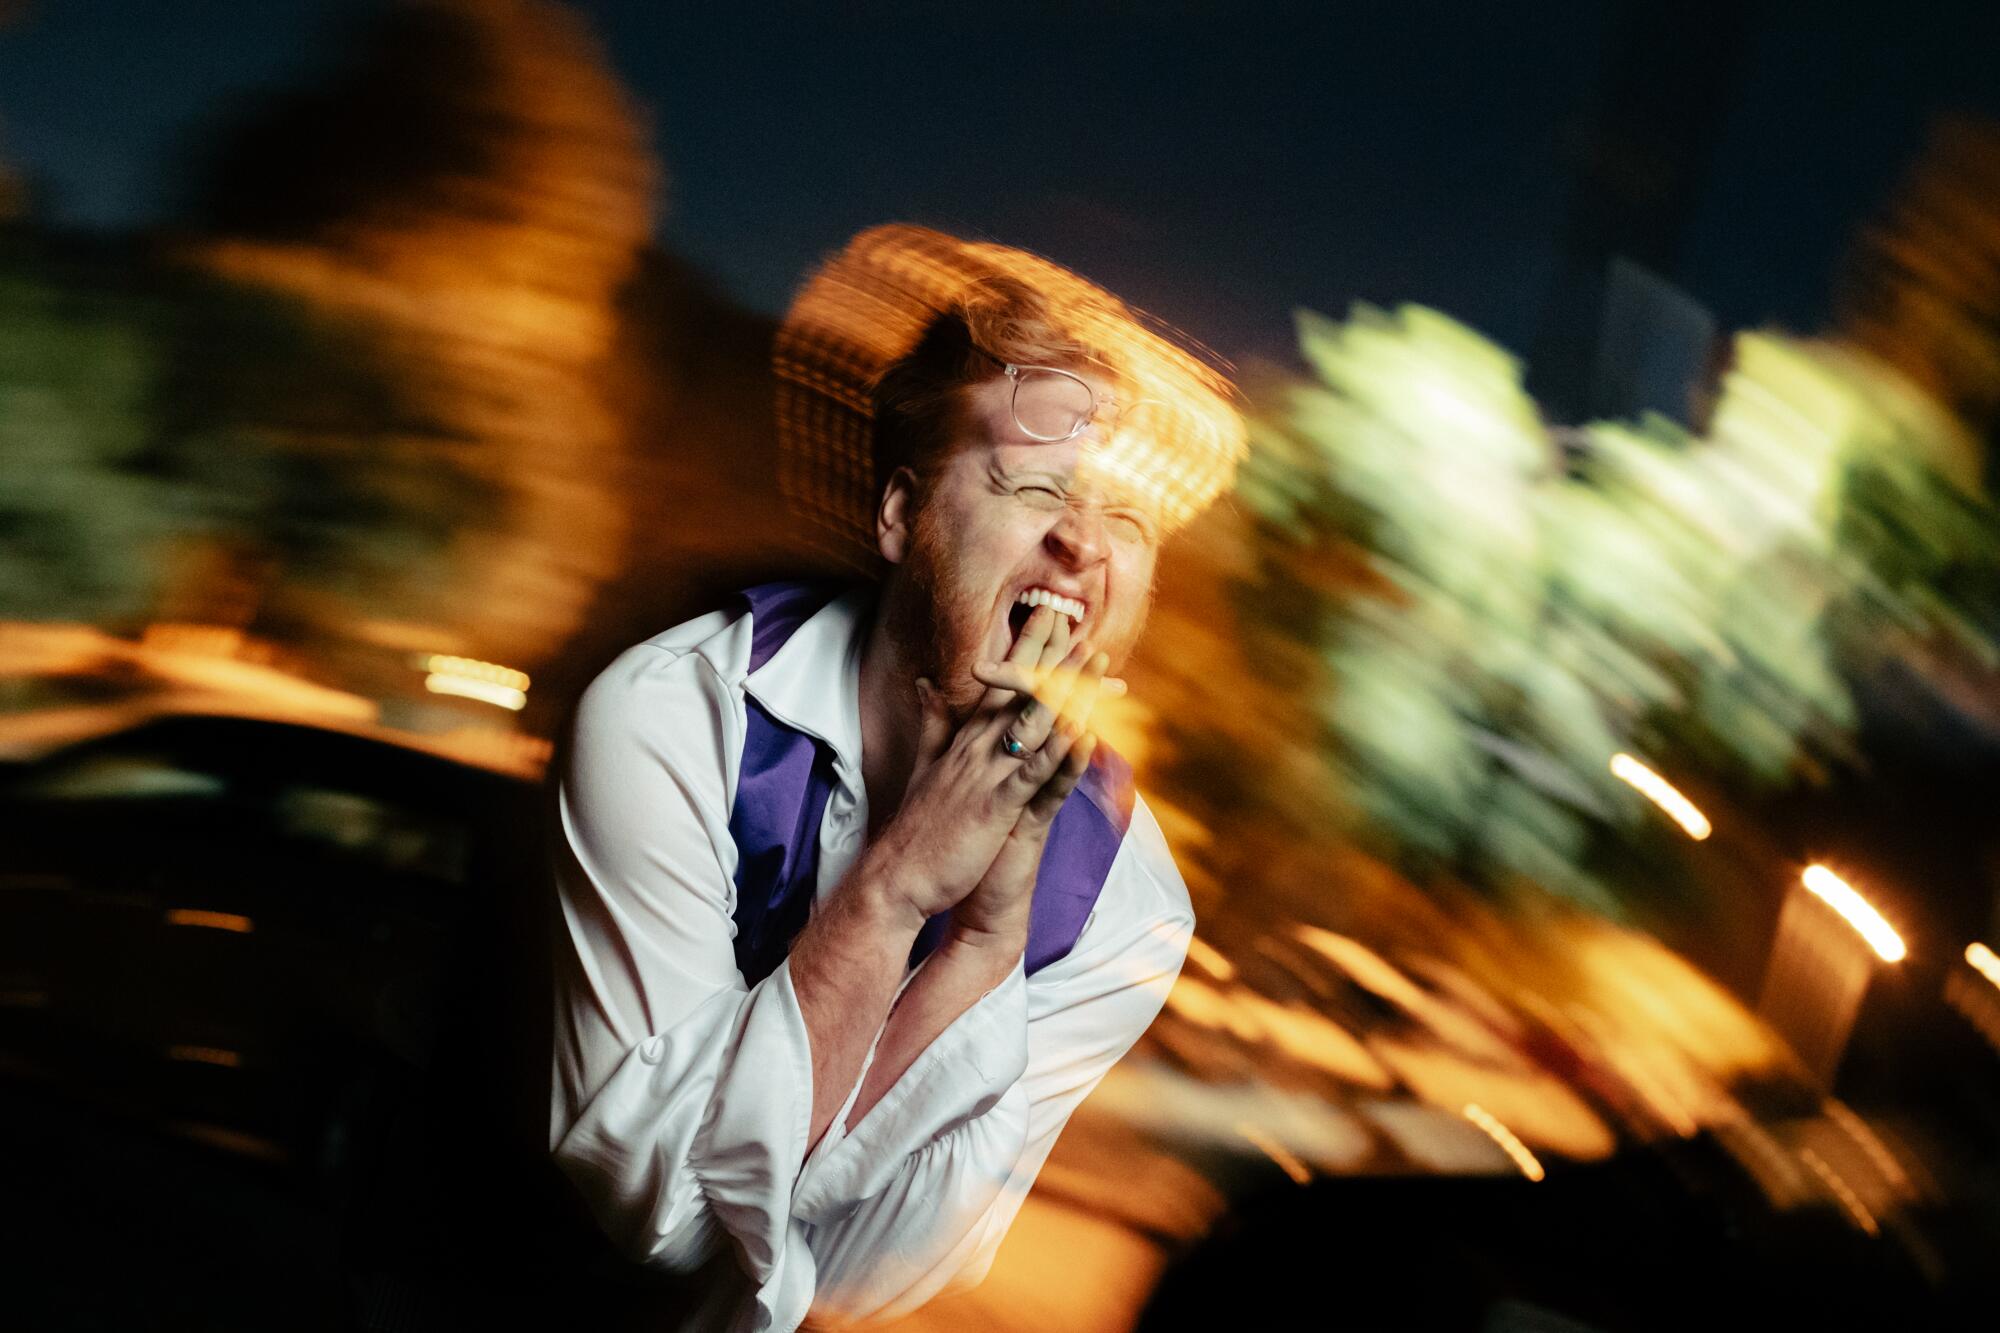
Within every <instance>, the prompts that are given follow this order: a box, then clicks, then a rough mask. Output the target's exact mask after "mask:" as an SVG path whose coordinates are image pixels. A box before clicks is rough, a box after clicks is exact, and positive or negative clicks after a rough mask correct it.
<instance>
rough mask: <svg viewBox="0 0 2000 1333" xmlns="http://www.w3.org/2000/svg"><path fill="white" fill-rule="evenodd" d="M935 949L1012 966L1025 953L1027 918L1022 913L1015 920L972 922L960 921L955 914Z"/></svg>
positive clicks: (1026, 946)
mask: <svg viewBox="0 0 2000 1333" xmlns="http://www.w3.org/2000/svg"><path fill="white" fill-rule="evenodd" d="M938 947H939V948H940V949H946V950H950V951H951V952H954V953H964V954H968V955H977V956H979V957H982V958H990V959H992V960H994V961H995V962H1005V963H1007V964H1008V965H1009V966H1011V965H1012V964H1013V963H1014V962H1015V961H1017V960H1019V959H1020V957H1021V956H1022V955H1023V954H1024V953H1026V952H1027V950H1028V915H1027V913H1026V912H1022V913H1020V914H1019V917H1018V919H1015V918H1013V917H1011V916H1010V917H1009V918H1007V919H1002V920H983V921H971V920H961V919H960V918H959V914H958V913H956V912H954V913H952V920H951V924H950V926H949V927H947V928H946V930H945V934H944V939H943V940H942V941H940V943H939V946H938Z"/></svg>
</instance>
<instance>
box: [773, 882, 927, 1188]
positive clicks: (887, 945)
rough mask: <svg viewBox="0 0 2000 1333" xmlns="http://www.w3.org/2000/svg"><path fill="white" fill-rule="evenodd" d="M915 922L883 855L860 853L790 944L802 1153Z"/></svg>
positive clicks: (840, 1085)
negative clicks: (803, 1123)
mask: <svg viewBox="0 0 2000 1333" xmlns="http://www.w3.org/2000/svg"><path fill="white" fill-rule="evenodd" d="M922 926H923V917H922V915H921V914H920V913H919V912H917V911H916V910H915V909H913V908H911V907H909V906H908V905H907V898H906V897H904V896H903V895H901V894H899V893H898V892H897V891H896V889H895V887H894V884H893V882H892V877H891V876H890V875H889V874H888V873H886V868H885V866H884V862H883V859H882V857H881V856H878V855H869V854H867V853H864V854H863V856H862V858H861V859H860V860H858V861H857V862H856V863H855V865H854V869H853V871H852V872H851V873H850V874H849V876H848V878H847V880H846V881H845V882H843V883H842V884H841V885H840V887H839V888H838V889H837V890H835V891H834V892H833V893H832V894H830V895H829V896H828V901H827V903H826V905H825V907H824V908H822V909H821V910H819V911H817V912H815V913H814V914H813V917H812V920H811V921H809V922H808V923H807V924H806V927H805V929H803V930H801V931H800V932H799V935H798V938H797V940H796V941H795V942H794V943H793V945H792V951H791V955H790V970H791V975H792V987H793V990H794V991H795V992H796V993H797V995H798V1002H799V1010H800V1012H801V1014H802V1015H803V1016H804V1018H805V1024H806V1032H807V1035H808V1037H809V1038H810V1041H811V1045H812V1078H813V1092H812V1125H811V1130H810V1133H809V1134H808V1136H807V1140H806V1145H807V1151H808V1152H810V1151H811V1150H812V1148H813V1146H814V1145H816V1144H817V1143H818V1142H819V1140H820V1138H821V1136H822V1135H824V1134H825V1133H826V1130H827V1127H828V1126H829V1125H831V1124H832V1123H833V1119H834V1117H835V1116H836V1115H837V1114H839V1112H840V1106H841V1103H842V1102H843V1101H845V1100H846V1098H847V1092H848V1089H850V1088H852V1087H853V1086H854V1080H855V1078H856V1076H857V1075H859V1073H860V1072H861V1065H862V1062H863V1061H864V1060H865V1059H866V1058H867V1055H868V1047H869V1044H870V1043H871V1042H873V1041H874V1040H875V1034H876V1033H877V1032H880V1031H881V1030H882V1025H883V1020H884V1019H885V1018H886V1017H887V1016H888V1013H889V1005H890V1002H891V1000H893V999H894V998H895V994H896V989H897V987H898V986H900V985H901V984H902V980H903V975H904V973H905V971H906V970H907V968H908V964H909V957H910V948H911V946H912V945H913V944H914V943H915V942H916V937H917V931H918V930H919V929H921V928H922ZM913 984H914V983H913Z"/></svg>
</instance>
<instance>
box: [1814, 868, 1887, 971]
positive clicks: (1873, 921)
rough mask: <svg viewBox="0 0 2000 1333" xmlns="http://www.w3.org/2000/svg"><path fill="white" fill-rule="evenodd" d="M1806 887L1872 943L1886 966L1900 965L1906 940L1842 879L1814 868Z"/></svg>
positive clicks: (1828, 871)
mask: <svg viewBox="0 0 2000 1333" xmlns="http://www.w3.org/2000/svg"><path fill="white" fill-rule="evenodd" d="M1800 878H1801V879H1802V880H1803V881H1804V883H1805V886H1806V887H1807V888H1808V889H1811V890H1812V891H1813V892H1814V893H1815V894H1817V895H1818V896H1819V897H1820V898H1821V899H1822V900H1823V901H1824V902H1825V903H1826V904H1827V906H1829V907H1831V908H1833V910H1834V911H1836V912H1838V913H1840V915H1841V917H1842V919H1844V920H1845V921H1846V922H1847V924H1848V925H1850V926H1853V927H1854V929H1855V930H1856V931H1858V932H1859V933H1860V935H1861V938H1863V939H1865V940H1867V941H1868V945H1869V947H1870V948H1872V949H1874V950H1875V952H1876V954H1877V955H1879V956H1880V957H1881V959H1882V961H1883V962H1885V963H1894V962H1899V961H1901V959H1902V958H1903V956H1904V954H1905V953H1906V952H1907V950H1905V949H1904V947H1903V939H1902V936H1900V935H1898V934H1897V933H1896V931H1895V928H1894V927H1893V926H1891V925H1890V924H1889V923H1888V922H1887V921H1885V920H1883V919H1882V914H1881V913H1880V912H1878V911H1876V910H1875V908H1874V907H1873V906H1871V905H1870V904H1869V902H1868V900H1867V899H1866V898H1863V897H1862V896H1861V895H1860V894H1859V893H1857V892H1856V891H1855V889H1854V886H1853V885H1851V884H1849V883H1848V882H1847V881H1846V880H1844V879H1842V878H1841V877H1840V876H1838V875H1836V874H1834V873H1833V872H1832V871H1831V870H1828V869H1827V868H1826V867H1825V866H1823V865H1810V866H1807V867H1806V868H1805V873H1804V874H1803V875H1801V876H1800Z"/></svg>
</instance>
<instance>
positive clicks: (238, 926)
mask: <svg viewBox="0 0 2000 1333" xmlns="http://www.w3.org/2000/svg"><path fill="white" fill-rule="evenodd" d="M167 924H168V925H170V926H206V927H208V928H209V929H210V930H233V931H235V932H236V933H237V934H239V935H248V934H249V933H250V932H251V930H252V929H253V928H254V927H253V926H252V924H251V921H250V918H249V917H247V916H238V915H237V914H236V913H234V912H210V911H206V910H204V909H202V908H199V907H174V908H169V909H168V911H167Z"/></svg>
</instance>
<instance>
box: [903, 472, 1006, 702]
mask: <svg viewBox="0 0 2000 1333" xmlns="http://www.w3.org/2000/svg"><path fill="white" fill-rule="evenodd" d="M934 509H935V506H931V505H922V506H919V507H918V510H917V517H916V523H915V525H914V527H913V528H912V530H911V533H910V548H909V551H908V553H907V555H906V556H905V558H904V560H903V566H902V567H903V572H904V574H905V575H906V577H907V579H908V593H909V595H908V596H905V597H901V598H897V599H895V602H894V605H893V606H892V607H891V608H890V609H891V615H892V626H893V628H894V630H895V634H896V639H897V641H898V642H900V643H902V644H903V645H904V650H905V652H906V653H907V654H908V656H909V666H910V669H911V671H912V673H913V674H914V675H918V676H923V677H925V678H926V679H928V680H929V681H930V682H931V683H932V684H933V685H935V686H936V687H937V688H938V690H939V691H940V692H941V693H942V694H943V696H944V698H945V701H946V703H947V704H948V705H950V708H951V713H952V716H953V717H954V718H962V717H965V716H967V715H969V714H970V713H971V712H972V711H973V708H974V707H975V706H976V705H977V704H978V701H979V699H980V697H981V696H982V695H983V694H984V693H985V692H986V687H985V686H984V685H981V684H980V683H979V682H978V681H976V680H974V679H973V678H972V664H973V663H974V662H976V661H978V660H979V658H980V657H981V656H982V655H983V653H984V649H985V643H984V640H985V637H986V630H987V625H986V617H987V615H988V613H989V612H990V610H991V602H992V593H991V590H988V591H987V592H985V593H984V594H982V593H981V592H980V591H979V590H978V589H977V588H975V587H973V586H972V584H971V583H970V582H969V581H968V580H967V579H965V578H964V577H963V566H962V565H961V564H960V563H959V562H956V561H953V560H951V559H949V558H948V553H947V552H946V551H945V549H944V539H943V534H942V532H941V530H940V525H939V523H938V522H937V518H936V515H935V513H934Z"/></svg>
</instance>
